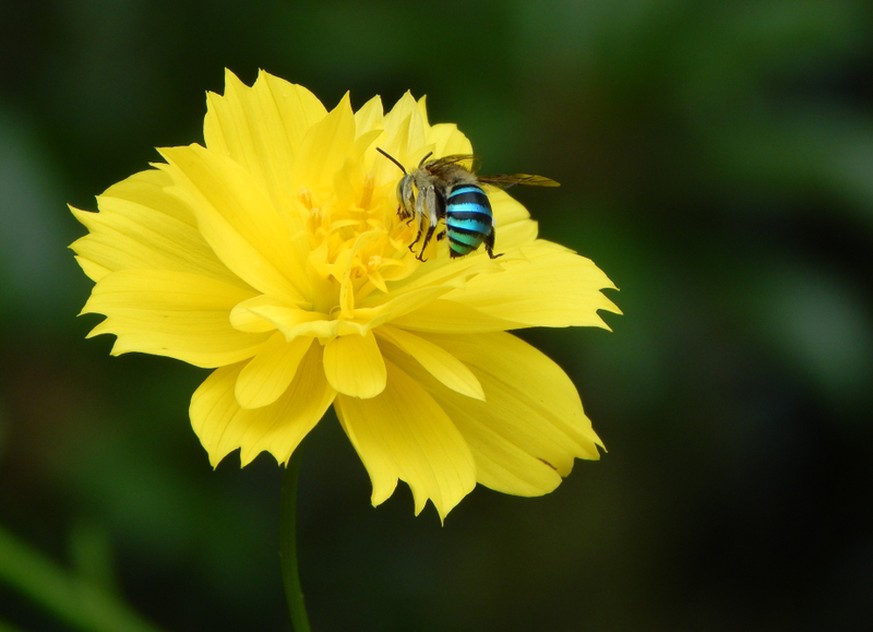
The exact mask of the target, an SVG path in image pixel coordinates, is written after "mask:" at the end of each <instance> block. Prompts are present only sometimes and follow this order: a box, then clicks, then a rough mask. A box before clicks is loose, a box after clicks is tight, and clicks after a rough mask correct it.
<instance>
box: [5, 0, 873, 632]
mask: <svg viewBox="0 0 873 632" xmlns="http://www.w3.org/2000/svg"><path fill="white" fill-rule="evenodd" d="M871 24H873V5H871V4H870V3H869V2H864V1H860V0H859V1H857V2H852V1H848V0H831V1H829V2H822V1H813V0H809V1H807V0H759V1H756V2H739V1H738V2H730V3H710V2H694V1H690V0H689V1H679V0H660V1H645V0H617V1H615V0H613V1H611V0H587V1H585V2H577V1H570V0H567V1H565V2H542V3H533V2H527V1H525V0H504V1H502V2H480V3H476V2H455V1H447V2H429V3H411V2H396V3H394V2H368V3H364V2H358V1H357V0H354V1H352V0H349V1H347V2H337V1H330V2H315V1H312V2H269V1H267V0H250V1H249V2H245V3H244V2H238V1H237V2H230V1H228V0H211V1H209V2H204V1H200V0H197V1H188V2H186V1H172V2H171V1H168V0H100V1H91V2H82V1H80V0H43V1H41V2H26V1H24V0H12V2H11V3H10V2H9V0H6V1H4V2H3V3H2V4H0V82H2V83H0V325H2V328H0V367H2V368H0V370H2V378H0V527H2V528H3V529H4V530H6V531H8V532H10V533H12V534H14V535H15V536H16V537H17V538H19V539H21V540H23V541H25V542H27V543H28V544H29V545H30V546H32V547H33V548H34V549H36V550H38V551H40V552H41V553H42V554H43V555H45V556H47V557H49V558H51V559H52V560H54V561H55V562H56V563H58V564H60V565H62V566H63V567H64V568H66V569H68V572H69V573H70V574H71V576H74V577H76V576H80V575H81V576H82V577H86V578H88V581H101V582H103V583H104V584H105V585H109V586H114V588H115V590H117V591H118V592H119V594H120V595H122V597H121V598H123V599H125V600H126V601H127V602H128V603H129V604H130V605H131V607H132V608H134V609H136V610H138V611H139V612H140V613H142V615H143V616H144V617H145V618H147V619H149V620H151V621H153V622H154V623H155V624H156V625H158V626H159V627H161V628H164V629H168V630H194V629H214V630H242V629H251V630H255V629H264V630H288V629H289V627H290V625H289V624H288V623H287V615H286V612H285V606H284V602H283V596H282V593H281V585H280V577H279V570H278V561H277V552H276V548H277V545H276V542H277V531H278V524H277V515H278V486H279V472H278V471H277V468H276V466H275V463H274V462H273V461H272V459H271V458H269V457H267V456H262V457H259V458H258V459H257V461H256V462H255V463H254V464H253V465H252V466H250V467H248V468H246V469H244V470H240V469H238V467H237V466H236V464H237V463H238V460H237V457H236V455H231V457H229V458H228V459H227V460H226V462H224V463H222V465H221V466H220V467H219V468H218V470H217V471H215V472H213V471H211V469H210V467H209V465H208V462H207V459H206V455H205V453H204V451H203V450H202V448H201V447H200V445H199V443H198V441H197V439H196V437H195V436H194V434H193V432H192V431H191V429H190V426H189V423H188V419H187V406H188V400H189V397H190V395H191V393H192V392H193V389H194V388H195V387H196V385H197V384H198V383H199V382H200V381H201V380H202V379H204V378H205V376H206V373H205V372H204V371H201V370H198V369H195V368H192V367H189V366H186V365H183V364H182V363H179V362H175V361H171V360H168V359H163V358H155V357H144V356H137V355H131V356H125V357H121V358H110V357H109V356H108V351H109V348H110V346H111V338H110V337H101V338H98V339H96V340H90V341H86V340H85V339H84V336H85V334H86V333H87V331H88V330H89V329H90V328H91V327H92V326H93V325H94V324H95V323H96V322H97V321H98V319H97V318H96V317H87V318H79V319H77V318H76V317H75V316H76V313H77V311H78V310H79V309H80V308H81V306H82V304H83V303H84V301H85V298H86V297H87V294H88V292H89V290H90V287H91V284H90V282H89V281H87V279H86V278H85V276H84V275H83V274H82V273H81V272H80V271H79V269H78V267H77V266H76V264H75V263H74V261H73V257H72V253H71V252H70V251H68V250H66V246H67V245H68V244H69V243H70V242H71V241H73V240H74V239H75V238H77V237H78V236H80V235H81V234H83V232H84V229H83V228H82V227H80V226H79V225H78V224H77V223H76V222H75V221H74V220H73V218H72V216H71V215H69V213H68V212H67V210H66V208H65V204H66V203H67V202H70V203H73V204H75V205H77V206H79V207H83V208H92V209H93V208H94V206H95V203H94V200H93V196H94V195H95V194H98V193H100V192H101V191H102V190H104V189H105V188H106V187H108V186H109V185H110V184H112V183H114V182H116V181H118V180H121V179H123V178H124V177H126V176H127V175H129V174H131V173H133V172H135V171H138V170H140V169H142V168H144V167H145V166H146V164H147V162H148V161H152V160H156V159H157V154H156V153H155V151H154V150H153V149H152V148H153V147H155V146H163V145H183V144H188V143H189V142H195V141H201V140H202V117H203V114H204V112H205V99H204V92H205V91H206V90H214V91H219V92H220V91H222V90H223V72H224V70H223V69H224V67H229V68H231V69H232V70H233V71H234V72H236V73H237V74H238V75H239V76H240V77H241V78H242V79H243V80H244V81H245V82H246V83H249V84H250V83H251V82H252V80H253V79H254V77H255V76H256V73H257V69H258V68H259V67H261V68H264V69H266V70H268V71H270V72H272V73H274V74H278V75H280V76H282V77H284V78H286V79H288V80H291V81H295V82H298V83H302V84H304V85H306V86H307V87H309V88H310V89H311V90H313V91H314V92H315V93H316V94H317V95H318V96H319V97H320V98H321V99H322V100H323V101H324V103H325V104H326V105H327V106H328V107H332V106H333V105H334V104H336V102H337V101H338V100H339V98H340V97H341V96H342V94H343V93H344V92H345V91H347V90H350V91H351V96H352V102H353V105H354V106H355V107H359V106H360V105H362V104H363V103H364V102H365V101H366V100H367V99H368V98H369V97H371V96H372V95H373V94H377V93H378V94H381V95H382V97H383V99H384V100H385V103H386V106H390V105H391V104H393V102H394V101H395V100H396V99H397V98H398V97H399V96H400V95H401V94H402V93H403V92H404V91H405V90H407V89H411V90H412V91H413V93H414V94H415V95H417V96H418V95H422V94H427V95H428V107H429V111H430V115H431V120H432V121H433V122H440V121H452V122H457V123H458V124H459V125H460V127H461V129H462V130H463V131H464V132H466V133H467V135H468V136H469V137H470V138H471V139H472V141H473V143H474V146H475V147H476V149H477V151H478V152H479V153H480V155H481V158H482V161H483V165H484V170H485V171H487V172H490V173H501V172H513V171H528V172H534V173H541V174H544V175H548V176H551V177H553V178H555V179H557V180H559V181H560V182H561V183H562V184H563V186H562V188H560V189H557V190H553V191H548V192H544V191H530V192H528V191H519V192H518V194H517V195H518V196H519V197H520V198H521V199H522V200H523V201H524V202H525V203H526V204H527V205H528V208H529V209H530V210H531V211H532V213H533V215H534V216H535V218H536V219H537V220H538V221H539V222H540V229H541V235H542V236H543V237H545V238H551V239H555V240H557V241H560V242H562V243H564V244H566V245H568V246H570V247H572V248H574V249H576V250H578V251H579V252H582V253H584V254H586V255H588V256H590V257H592V258H593V259H594V260H595V261H596V262H597V263H598V264H599V265H600V266H601V267H602V268H603V269H604V270H606V272H607V273H608V274H609V275H610V276H611V278H612V279H613V280H614V281H615V282H616V284H617V285H618V286H619V287H620V288H621V292H620V293H618V294H614V295H613V298H614V299H615V300H616V302H617V303H618V304H619V305H620V306H621V308H622V309H623V310H624V312H625V315H624V316H622V317H612V316H610V317H609V318H608V320H609V323H610V324H611V325H612V327H613V328H614V333H611V334H610V333H606V332H603V331H601V330H594V329H576V330H534V331H526V332H523V333H522V335H523V337H525V338H526V339H528V340H531V341H533V342H534V343H535V344H537V346H539V347H540V348H542V349H543V350H545V351H546V352H547V353H549V354H550V355H551V356H552V357H553V358H555V359H556V360H557V361H558V362H559V363H560V364H561V365H562V366H563V367H564V368H566V369H567V370H568V372H569V373H570V374H571V376H572V377H573V379H574V381H575V382H576V384H577V385H578V387H579V389H580V392H581V393H582V397H583V401H584V402H585V406H586V409H587V411H588V412H589V414H590V416H591V417H592V419H593V420H594V423H595V428H596V429H597V430H598V432H599V433H600V435H601V436H602V437H603V439H604V441H605V442H606V444H607V446H608V448H609V450H610V451H609V454H607V455H606V456H605V457H604V458H603V460H602V461H601V462H599V463H589V462H579V463H578V464H577V467H576V468H575V470H574V472H573V474H572V475H571V476H570V477H569V478H568V479H567V480H566V481H565V483H564V484H563V485H562V486H561V487H560V488H559V489H558V490H557V491H556V492H555V493H553V494H551V495H548V496H546V497H543V498H538V499H519V498H515V497H511V496H505V495H499V494H495V493H493V492H490V491H488V490H484V489H478V490H476V491H475V492H474V493H473V494H472V495H471V496H469V497H468V498H467V499H466V500H464V501H463V502H462V503H461V505H460V506H459V507H458V508H456V509H455V510H454V511H453V512H452V513H451V515H450V516H449V518H448V520H447V522H446V525H445V526H444V527H441V526H440V524H439V520H438V518H437V516H436V512H435V511H434V510H433V508H432V507H430V506H429V507H428V508H427V509H426V510H425V511H424V513H423V514H422V515H421V516H420V517H418V518H414V517H413V515H412V501H411V497H410V494H409V491H408V489H407V488H406V487H405V486H404V485H402V484H401V486H400V488H399V489H398V491H397V493H396V494H395V496H394V497H393V498H392V499H391V500H390V501H388V502H387V503H385V505H383V506H382V507H380V508H378V509H373V508H371V507H370V505H369V494H370V486H369V481H368V478H367V476H366V473H365V470H364V468H363V466H362V465H361V464H360V462H359V461H358V459H357V457H356V455H355V454H354V452H353V450H352V448H351V447H350V445H349V444H348V442H347V441H346V440H345V438H344V437H343V435H342V432H341V431H340V430H339V429H338V427H337V424H336V422H335V420H332V419H331V420H326V423H324V424H321V425H320V426H319V428H318V429H317V430H316V432H315V433H314V434H313V436H311V437H310V439H308V440H307V443H306V446H305V447H306V456H305V462H304V463H303V474H302V477H303V478H302V482H301V485H302V487H301V499H300V503H301V507H300V511H301V515H300V538H301V547H302V553H301V555H302V574H303V581H304V585H305V587H306V589H307V598H308V603H309V606H310V617H311V620H312V623H313V625H314V627H315V629H316V630H412V629H416V630H448V629H455V630H534V629H536V630H578V629H590V630H736V629H745V630H798V629H805V630H819V629H845V630H852V629H869V628H868V626H869V625H870V624H871V621H873V537H871V536H873V523H871V518H870V517H869V509H870V488H871V486H870V483H871V480H873V477H871V456H873V450H871V439H873V431H871V413H870V410H871V404H873V383H871V378H873V327H871V323H873V318H871V312H873V301H871V299H873V291H871V273H870V271H871V269H873V248H871V236H873V29H871V28H870V26H871ZM4 624H6V625H8V626H10V627H11V628H13V629H14V626H19V627H21V628H22V629H40V630H64V629H66V627H65V624H64V623H62V622H60V620H59V619H58V618H56V617H55V616H53V615H51V614H47V613H46V612H45V611H43V610H42V609H41V608H39V607H37V606H36V605H34V604H33V602H32V601H30V600H29V599H27V598H25V597H23V596H22V595H21V594H20V593H19V592H18V591H16V590H13V589H12V588H10V587H9V586H4V585H2V584H0V627H3V625H4Z"/></svg>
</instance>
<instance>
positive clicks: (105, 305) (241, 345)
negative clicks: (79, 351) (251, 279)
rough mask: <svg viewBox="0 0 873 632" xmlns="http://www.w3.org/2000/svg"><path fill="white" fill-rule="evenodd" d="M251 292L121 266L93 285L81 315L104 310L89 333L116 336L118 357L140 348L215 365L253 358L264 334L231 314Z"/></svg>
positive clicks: (214, 281)
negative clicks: (235, 324) (239, 325)
mask: <svg viewBox="0 0 873 632" xmlns="http://www.w3.org/2000/svg"><path fill="white" fill-rule="evenodd" d="M249 296H251V290H244V289H241V288H240V287H239V286H237V285H232V284H228V283H224V282H222V281H220V280H217V279H213V278H210V277H204V276H200V275H197V274H189V273H184V272H171V271H167V270H120V271H118V272H113V273H111V274H108V275H106V276H104V277H103V278H102V279H100V281H98V282H97V284H96V285H95V286H94V290H93V291H92V292H91V297H90V298H89V299H88V302H87V303H86V304H85V307H83V308H82V313H96V314H105V315H106V317H107V318H106V320H105V321H103V322H102V323H100V324H99V325H97V326H96V327H95V328H94V329H93V330H92V331H91V333H90V334H89V337H90V336H96V335H99V334H106V333H111V334H115V335H116V336H118V340H116V342H115V346H114V347H113V349H112V353H113V354H114V355H118V354H122V353H127V352H130V351H139V352H141V353H152V354H155V355H161V356H168V357H171V358H177V359H179V360H183V361H185V362H189V363H190V364H194V365H196V366H201V367H217V366H221V365H223V364H228V363H231V362H238V361H240V360H242V359H245V358H250V357H251V356H253V355H254V354H255V353H257V351H258V350H259V349H260V348H261V347H262V345H263V344H264V342H265V341H266V339H267V337H266V336H265V335H263V334H249V333H243V332H240V331H237V330H235V329H233V328H232V327H231V326H230V323H229V322H228V313H229V312H230V309H231V307H232V306H233V305H235V304H236V303H238V302H239V301H241V300H245V299H246V298H248V297H249Z"/></svg>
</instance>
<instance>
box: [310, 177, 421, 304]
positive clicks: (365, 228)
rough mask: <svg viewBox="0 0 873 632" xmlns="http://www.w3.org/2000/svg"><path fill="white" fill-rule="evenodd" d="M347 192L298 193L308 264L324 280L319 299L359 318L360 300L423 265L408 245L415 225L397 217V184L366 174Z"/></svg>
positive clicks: (382, 289) (386, 290)
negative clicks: (379, 183) (381, 183)
mask: <svg viewBox="0 0 873 632" xmlns="http://www.w3.org/2000/svg"><path fill="white" fill-rule="evenodd" d="M355 185H356V186H352V185H350V186H349V187H348V190H347V191H346V192H343V191H339V192H332V193H331V194H330V195H329V196H327V197H324V198H319V196H317V195H316V194H315V193H314V192H312V191H310V190H308V189H304V190H301V191H300V192H298V200H299V201H300V203H301V206H300V209H301V212H302V213H303V220H304V222H303V225H304V226H305V230H306V233H307V235H308V237H309V243H310V252H309V257H308V261H307V264H308V266H309V268H310V269H311V270H312V271H313V272H315V274H316V275H317V276H318V278H319V279H320V280H321V281H322V284H321V287H320V291H319V292H318V294H320V296H319V297H317V299H318V300H317V302H318V304H319V308H320V310H319V311H321V310H322V309H323V311H324V312H325V313H329V314H331V316H332V317H334V318H336V319H354V310H355V303H356V301H360V300H361V299H363V298H364V297H366V296H368V295H369V294H370V293H372V292H374V291H379V292H388V284H389V283H390V282H392V281H397V280H400V279H403V278H406V277H408V276H409V275H410V274H412V273H413V272H414V271H415V269H416V268H417V266H418V262H417V261H416V260H415V258H414V257H413V256H411V255H410V253H409V250H408V248H407V246H408V244H409V242H410V241H411V240H412V238H413V237H414V234H413V230H414V228H413V227H412V226H410V225H408V224H407V223H406V222H405V221H403V220H401V219H400V218H399V217H398V216H397V198H396V196H395V193H394V188H393V185H392V186H380V187H376V186H375V185H374V183H373V179H372V178H371V177H369V176H365V177H364V178H363V179H361V180H359V181H358V182H356V183H355Z"/></svg>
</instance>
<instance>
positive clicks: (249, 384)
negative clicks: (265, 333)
mask: <svg viewBox="0 0 873 632" xmlns="http://www.w3.org/2000/svg"><path fill="white" fill-rule="evenodd" d="M312 343H313V340H312V338H295V339H294V340H292V341H290V342H288V341H286V340H285V337H284V336H282V334H279V333H276V334H274V335H273V337H272V338H270V340H269V342H268V343H267V344H265V345H264V347H263V348H262V349H261V350H260V351H259V352H258V354H257V355H256V356H255V357H254V358H252V359H251V360H250V361H249V362H248V363H247V364H246V366H245V368H243V370H242V371H241V372H240V374H239V379H238V380H237V381H236V391H235V393H236V401H237V402H239V405H240V406H242V407H243V408H260V407H262V406H268V405H269V404H272V403H273V402H275V401H276V400H277V399H279V397H280V396H281V395H282V393H284V392H285V391H286V390H287V389H288V385H289V384H291V380H292V379H294V376H295V375H296V374H297V369H298V367H299V366H300V362H301V361H302V360H303V358H304V356H305V355H306V352H307V351H309V347H311V346H312Z"/></svg>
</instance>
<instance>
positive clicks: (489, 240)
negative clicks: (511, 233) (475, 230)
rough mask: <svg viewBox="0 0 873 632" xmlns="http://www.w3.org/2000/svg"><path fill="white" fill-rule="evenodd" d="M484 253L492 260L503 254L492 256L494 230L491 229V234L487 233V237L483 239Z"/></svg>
mask: <svg viewBox="0 0 873 632" xmlns="http://www.w3.org/2000/svg"><path fill="white" fill-rule="evenodd" d="M485 252H487V253H488V256H489V257H490V258H492V259H496V258H497V257H502V256H503V253H502V252H501V253H499V254H496V255H495V254H494V229H493V228H492V229H491V232H490V233H488V236H487V237H485Z"/></svg>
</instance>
